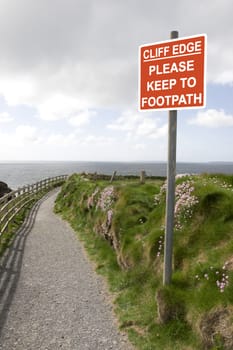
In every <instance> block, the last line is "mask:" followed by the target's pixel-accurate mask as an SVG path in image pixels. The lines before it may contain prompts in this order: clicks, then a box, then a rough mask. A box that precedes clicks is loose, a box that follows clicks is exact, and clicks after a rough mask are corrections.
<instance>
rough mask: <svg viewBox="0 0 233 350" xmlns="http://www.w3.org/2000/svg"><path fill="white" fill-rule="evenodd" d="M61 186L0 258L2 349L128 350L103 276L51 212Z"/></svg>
mask: <svg viewBox="0 0 233 350" xmlns="http://www.w3.org/2000/svg"><path fill="white" fill-rule="evenodd" d="M56 194H57V191H54V192H52V193H50V194H49V195H48V196H47V198H46V199H45V198H44V199H42V200H41V201H40V202H39V203H38V204H37V205H36V206H35V207H34V209H33V211H32V212H31V214H30V217H29V219H28V220H27V223H25V225H24V226H23V227H22V229H21V230H20V232H19V234H18V235H17V237H16V239H15V240H14V244H13V245H12V246H11V247H10V249H8V251H7V252H6V254H5V255H4V257H3V258H2V261H1V266H0V268H1V270H0V349H1V350H16V349H17V350H37V349H40V350H58V349H65V350H86V349H88V350H109V349H113V350H129V349H132V347H131V345H130V344H129V343H128V341H127V338H126V336H125V335H124V334H120V333H119V332H118V330H117V325H116V322H115V319H114V316H113V312H112V306H111V305H110V303H109V302H107V296H106V290H105V288H104V283H103V279H102V277H100V276H98V275H97V274H96V273H95V272H94V271H93V268H92V266H91V264H90V263H89V262H88V261H87V259H86V257H85V254H84V253H83V249H82V246H81V244H80V243H79V241H78V240H77V238H76V236H75V235H74V232H73V231H72V229H71V228H70V226H69V225H68V224H67V223H66V222H64V221H62V220H61V218H60V217H58V216H57V215H55V214H54V213H53V205H54V200H55V198H56Z"/></svg>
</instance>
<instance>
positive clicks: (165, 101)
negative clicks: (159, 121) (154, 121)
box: [139, 34, 206, 110]
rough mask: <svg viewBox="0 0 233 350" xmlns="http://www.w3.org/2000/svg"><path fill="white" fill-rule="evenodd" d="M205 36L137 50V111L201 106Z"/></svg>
mask: <svg viewBox="0 0 233 350" xmlns="http://www.w3.org/2000/svg"><path fill="white" fill-rule="evenodd" d="M205 48H206V35H205V34H202V35H198V36H192V37H188V38H181V39H174V40H169V41H164V42H160V43H155V44H147V45H143V46H140V47H139V109H140V110H161V109H170V110H171V109H183V108H202V107H205V71H206V67H205V66H206V64H205V61H206V59H205V58H206V53H205V50H206V49H205Z"/></svg>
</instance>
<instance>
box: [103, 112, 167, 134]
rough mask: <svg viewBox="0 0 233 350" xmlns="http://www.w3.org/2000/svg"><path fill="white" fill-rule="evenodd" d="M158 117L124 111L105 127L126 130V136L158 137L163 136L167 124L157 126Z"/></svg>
mask: <svg viewBox="0 0 233 350" xmlns="http://www.w3.org/2000/svg"><path fill="white" fill-rule="evenodd" d="M159 122H160V119H159V118H155V117H154V118H150V117H148V116H146V115H145V114H143V113H141V114H139V113H138V114H137V113H132V112H130V111H126V112H124V113H123V114H122V115H121V116H120V117H119V118H118V119H116V121H115V122H113V123H111V124H109V125H108V126H107V128H109V129H112V130H119V131H127V138H128V139H130V138H132V137H136V138H144V137H145V138H155V139H156V138H160V137H163V136H165V134H166V131H167V124H165V125H161V126H158V123H159Z"/></svg>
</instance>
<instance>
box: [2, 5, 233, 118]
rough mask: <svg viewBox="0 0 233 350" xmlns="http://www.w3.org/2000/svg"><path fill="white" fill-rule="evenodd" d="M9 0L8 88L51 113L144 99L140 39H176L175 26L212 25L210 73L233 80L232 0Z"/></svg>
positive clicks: (7, 92) (14, 98)
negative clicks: (141, 96)
mask: <svg viewBox="0 0 233 350" xmlns="http://www.w3.org/2000/svg"><path fill="white" fill-rule="evenodd" d="M1 5H2V6H1V9H2V10H1V13H0V42H1V57H0V74H1V82H0V93H1V94H2V95H3V96H4V97H5V99H6V101H7V102H8V103H9V104H11V105H17V104H28V105H30V106H33V107H35V108H37V109H38V111H39V114H38V115H39V116H40V117H41V118H43V119H46V120H47V119H53V120H56V119H61V118H62V115H68V117H70V115H71V114H74V113H77V111H80V110H83V109H93V108H94V109H95V108H102V107H106V106H110V105H111V106H117V107H120V108H121V107H122V108H131V107H132V106H135V105H137V79H138V66H137V64H138V46H139V45H141V44H144V43H148V42H156V41H161V40H166V39H168V38H169V30H168V28H171V27H172V28H174V29H178V30H179V34H180V36H189V35H194V34H199V33H207V36H208V65H207V68H208V74H207V76H208V80H209V81H211V82H216V83H222V84H231V83H233V73H232V72H233V48H232V36H233V27H232V15H231V14H232V12H233V2H232V1H231V0H221V1H218V0H216V1H212V0H207V1H204V2H203V1H202V0H197V1H195V2H193V3H190V2H187V1H186V0H179V1H178V2H177V4H176V7H175V8H174V9H173V11H172V12H171V11H170V12H169V11H168V9H169V8H170V5H171V2H170V1H169V0H164V1H162V2H161V3H160V4H159V6H158V4H157V3H156V2H155V1H154V0H147V1H146V2H145V3H143V4H142V3H141V2H140V1H136V2H135V1H134V0H125V1H117V2H114V1H108V0H100V1H98V2H94V1H91V0H66V1H65V0H61V1H57V0H50V1H47V0H41V1H39V2H38V1H37V2H35V1H30V0H20V1H18V2H17V4H14V6H13V5H12V3H11V2H10V1H7V0H2V2H1ZM184 13H185V14H186V15H185V16H184V15H183V14H184ZM200 14H201V16H200ZM207 18H208V20H207ZM119 23H120V25H119ZM216 23H221V26H216ZM59 96H60V97H59ZM74 100H76V102H74ZM56 105H57V106H56Z"/></svg>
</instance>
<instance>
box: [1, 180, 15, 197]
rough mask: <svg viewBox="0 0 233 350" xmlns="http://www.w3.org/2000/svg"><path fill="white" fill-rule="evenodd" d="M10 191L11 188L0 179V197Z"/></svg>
mask: <svg viewBox="0 0 233 350" xmlns="http://www.w3.org/2000/svg"><path fill="white" fill-rule="evenodd" d="M11 191H12V189H11V188H9V187H8V185H7V184H6V183H5V182H3V181H0V197H3V196H4V195H5V194H7V193H10V192H11Z"/></svg>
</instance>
